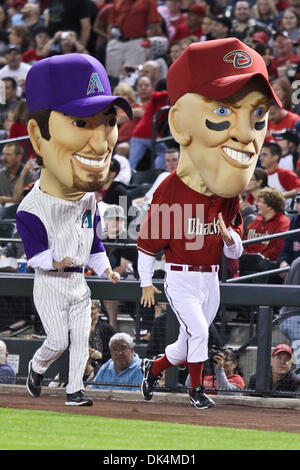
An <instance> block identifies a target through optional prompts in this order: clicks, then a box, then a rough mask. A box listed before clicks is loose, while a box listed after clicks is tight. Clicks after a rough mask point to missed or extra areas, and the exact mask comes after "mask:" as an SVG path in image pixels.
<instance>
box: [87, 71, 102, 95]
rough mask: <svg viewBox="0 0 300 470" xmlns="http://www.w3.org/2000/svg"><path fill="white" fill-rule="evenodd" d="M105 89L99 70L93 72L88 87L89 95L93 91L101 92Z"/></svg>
mask: <svg viewBox="0 0 300 470" xmlns="http://www.w3.org/2000/svg"><path fill="white" fill-rule="evenodd" d="M103 91H104V88H103V85H102V83H101V80H100V78H99V75H98V74H97V72H93V73H92V75H91V78H90V81H89V86H88V89H87V95H91V94H92V93H96V92H98V93H101V92H103Z"/></svg>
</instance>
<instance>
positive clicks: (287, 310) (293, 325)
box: [277, 236, 300, 376]
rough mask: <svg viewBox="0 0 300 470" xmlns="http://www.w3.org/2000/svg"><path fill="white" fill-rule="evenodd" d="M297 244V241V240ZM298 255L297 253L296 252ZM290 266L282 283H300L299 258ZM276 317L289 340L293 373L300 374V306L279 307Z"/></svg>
mask: <svg viewBox="0 0 300 470" xmlns="http://www.w3.org/2000/svg"><path fill="white" fill-rule="evenodd" d="M298 238H299V236H298ZM297 243H298V244H299V242H297ZM298 256H299V254H298ZM290 264H291V268H290V270H289V272H288V273H285V274H286V277H285V280H284V284H285V285H286V286H299V285H300V258H299V257H297V258H294V261H292V262H291V263H290ZM277 319H278V320H279V321H280V323H279V328H280V331H281V332H282V333H283V334H284V335H285V336H286V338H287V339H288V340H289V341H290V344H291V348H292V351H293V356H294V360H295V367H296V370H295V371H294V373H295V374H296V375H298V376H300V307H281V309H280V310H279V315H278V316H277Z"/></svg>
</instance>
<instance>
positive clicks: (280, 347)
mask: <svg viewBox="0 0 300 470" xmlns="http://www.w3.org/2000/svg"><path fill="white" fill-rule="evenodd" d="M281 352H286V353H288V354H289V355H290V356H291V357H292V355H293V350H292V348H291V347H290V346H288V345H287V344H277V346H276V347H275V348H274V349H273V352H272V356H276V354H279V353H281Z"/></svg>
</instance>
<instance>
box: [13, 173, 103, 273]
mask: <svg viewBox="0 0 300 470" xmlns="http://www.w3.org/2000/svg"><path fill="white" fill-rule="evenodd" d="M96 208H97V206H96V199H95V196H94V193H86V194H85V195H84V196H83V197H82V198H81V199H80V200H79V201H66V200H63V199H59V198H56V197H53V196H50V195H48V194H46V193H44V192H43V191H41V190H40V186H39V180H38V181H37V182H36V183H35V185H34V187H33V188H32V190H31V191H30V193H29V194H28V195H27V196H26V197H25V198H24V199H23V201H22V202H21V204H20V205H19V208H18V211H17V214H16V221H17V228H18V232H19V234H20V236H21V238H22V240H23V244H24V249H25V253H26V256H27V259H28V260H30V259H32V258H33V257H34V256H36V255H38V254H39V253H43V252H48V253H49V258H51V264H52V259H53V260H55V261H61V260H62V259H63V258H65V257H66V256H68V257H70V258H73V260H74V266H86V265H87V264H88V263H89V259H90V255H91V254H97V253H104V251H105V250H104V247H103V244H102V241H101V224H100V216H99V215H97V213H96ZM29 264H30V263H29ZM49 269H50V268H49Z"/></svg>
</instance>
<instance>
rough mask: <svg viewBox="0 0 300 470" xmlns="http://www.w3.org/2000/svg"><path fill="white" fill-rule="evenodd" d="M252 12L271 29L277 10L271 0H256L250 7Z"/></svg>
mask: <svg viewBox="0 0 300 470" xmlns="http://www.w3.org/2000/svg"><path fill="white" fill-rule="evenodd" d="M252 14H253V16H254V18H255V19H257V20H258V21H259V22H260V23H264V24H266V25H267V26H269V27H270V28H272V29H273V26H274V23H275V19H276V17H277V16H278V10H277V8H276V5H275V2H274V1H273V0H257V1H256V2H255V3H254V5H253V7H252Z"/></svg>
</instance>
